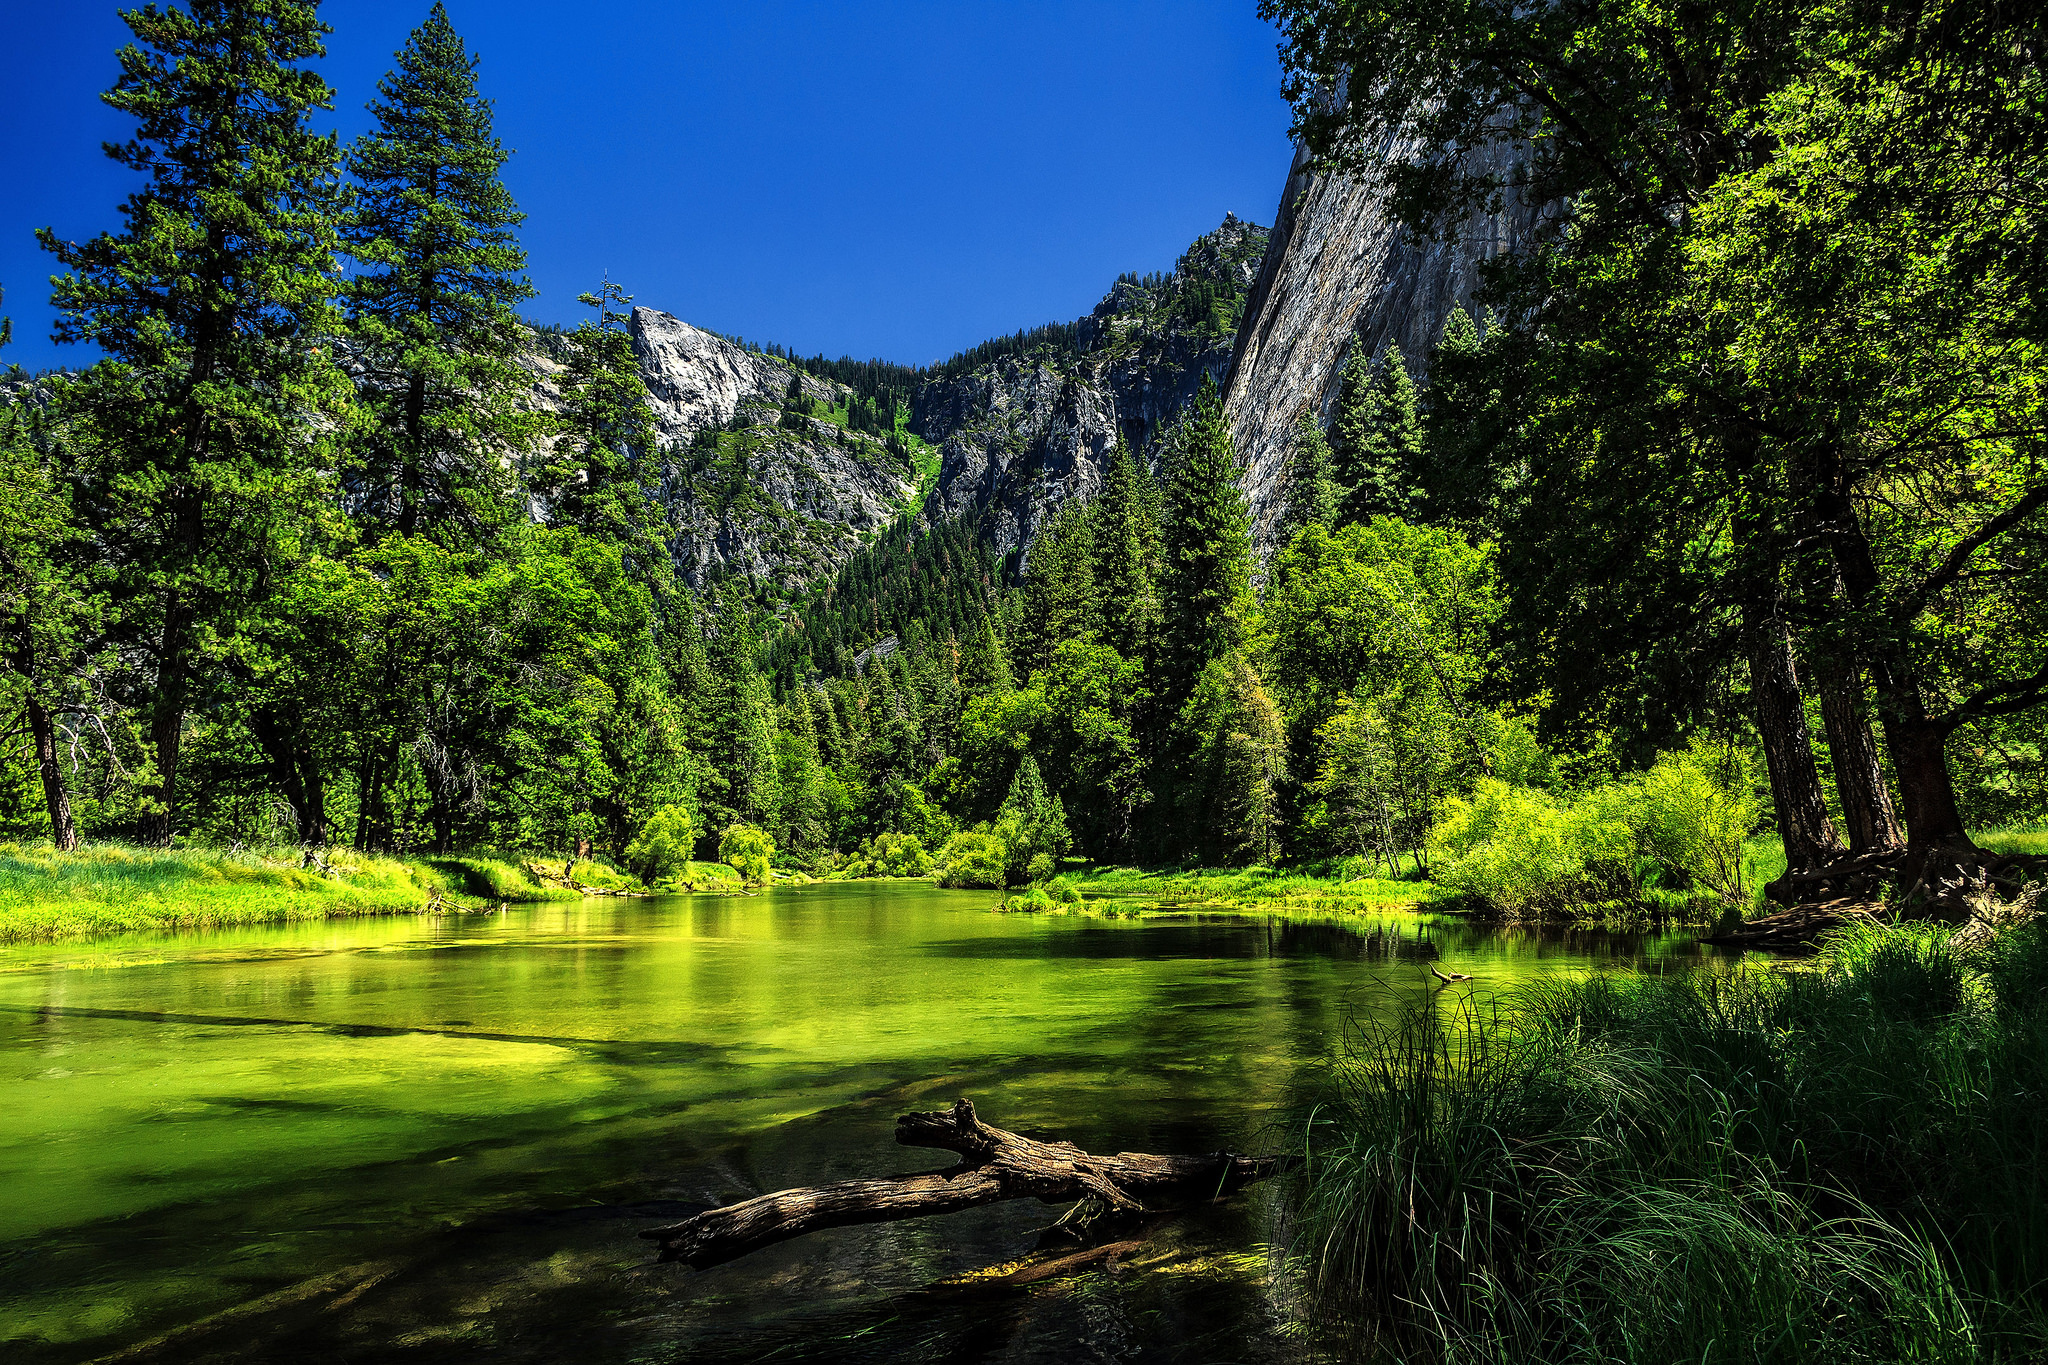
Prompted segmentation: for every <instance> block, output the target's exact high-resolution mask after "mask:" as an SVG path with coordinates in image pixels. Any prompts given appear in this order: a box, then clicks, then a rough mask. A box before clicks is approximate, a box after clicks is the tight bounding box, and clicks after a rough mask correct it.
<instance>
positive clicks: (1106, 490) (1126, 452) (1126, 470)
mask: <svg viewBox="0 0 2048 1365" xmlns="http://www.w3.org/2000/svg"><path fill="white" fill-rule="evenodd" d="M1150 482H1151V480H1150V479H1148V478H1147V477H1146V476H1145V472H1144V470H1143V469H1141V468H1140V467H1139V466H1138V462H1137V460H1136V459H1135V458H1134V457H1133V456H1132V454H1131V448H1130V447H1129V446H1128V445H1126V444H1124V442H1123V441H1122V440H1121V439H1119V440H1118V441H1117V443H1116V447H1115V449H1113V450H1111V451H1110V453H1109V468H1108V470H1107V471H1106V472H1105V474H1104V476H1103V480H1102V496H1101V497H1100V498H1099V499H1097V501H1096V513H1095V587H1096V592H1097V594H1098V595H1099V597H1100V599H1101V604H1102V611H1101V614H1102V626H1103V638H1104V640H1105V641H1106V642H1107V643H1108V644H1109V645H1110V647H1111V648H1113V649H1115V650H1116V652H1117V653H1119V654H1121V655H1123V656H1124V657H1125V658H1127V659H1136V658H1140V657H1142V656H1143V654H1144V652H1145V650H1146V648H1147V647H1148V645H1149V643H1150V641H1151V638H1152V635H1153V633H1154V631H1155V630H1156V629H1157V626H1158V620H1159V590H1158V583H1157V578H1156V570H1155V565H1156V562H1157V559H1158V550H1157V544H1158V538H1159V527H1158V522H1157V520H1156V516H1155V512H1154V507H1153V503H1154V499H1153V498H1152V497H1151V496H1149V494H1150V491H1151V490H1150V489H1149V488H1148V487H1147V485H1148V484H1150Z"/></svg>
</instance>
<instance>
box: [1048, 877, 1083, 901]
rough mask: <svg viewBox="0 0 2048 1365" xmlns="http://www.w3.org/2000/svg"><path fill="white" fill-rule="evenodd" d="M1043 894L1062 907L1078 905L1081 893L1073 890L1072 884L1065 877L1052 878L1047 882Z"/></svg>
mask: <svg viewBox="0 0 2048 1365" xmlns="http://www.w3.org/2000/svg"><path fill="white" fill-rule="evenodd" d="M1045 894H1046V895H1048V896H1050V897H1052V898H1053V899H1054V900H1056V901H1058V902H1059V903H1060V904H1062V905H1078V904H1079V903H1080V901H1081V893H1080V892H1079V891H1077V890H1075V889H1074V884H1073V883H1072V882H1070V881H1068V880H1067V879H1066V878H1065V877H1054V878H1053V879H1052V880H1051V881H1049V882H1047V883H1046V884H1045Z"/></svg>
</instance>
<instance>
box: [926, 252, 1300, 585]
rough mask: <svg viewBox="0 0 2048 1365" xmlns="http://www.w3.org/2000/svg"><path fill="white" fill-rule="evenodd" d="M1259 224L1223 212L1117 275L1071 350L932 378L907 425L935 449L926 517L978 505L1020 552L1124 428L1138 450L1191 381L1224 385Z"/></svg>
mask: <svg viewBox="0 0 2048 1365" xmlns="http://www.w3.org/2000/svg"><path fill="white" fill-rule="evenodd" d="M1265 255H1266V229H1264V228H1262V227H1259V226H1257V225H1255V224H1252V223H1246V222H1243V221H1240V220H1239V219H1238V218H1237V217H1235V216H1234V215H1232V216H1227V217H1225V219H1224V221H1223V225H1222V226H1221V227H1219V228H1217V229H1216V230H1215V231H1214V232H1212V233H1209V234H1208V235H1207V236H1205V237H1202V238H1200V239H1199V240H1197V241H1196V242H1195V243H1194V244H1193V245H1192V246H1190V247H1189V248H1188V250H1187V251H1186V252H1185V253H1184V254H1183V255H1182V256H1181V258H1180V260H1179V262H1178V263H1177V264H1176V265H1175V267H1174V269H1173V271H1172V272H1171V273H1170V274H1161V275H1155V276H1151V277H1147V278H1140V277H1138V276H1136V275H1126V276H1124V277H1123V278H1122V279H1120V280H1118V281H1117V282H1116V284H1115V285H1114V286H1113V287H1112V288H1111V289H1110V291H1109V293H1108V294H1107V295H1106V296H1105V297H1104V298H1103V300H1102V302H1101V303H1100V304H1098V305H1097V306H1096V308H1095V311H1094V312H1093V313H1092V314H1091V315H1090V316H1088V317H1087V318H1084V319H1082V320H1081V321H1080V322H1079V323H1078V324H1076V326H1075V328H1074V330H1073V344H1072V345H1071V346H1070V347H1066V348H1058V347H1047V348H1045V349H1042V350H1039V351H1036V352H1034V353H1031V354H1028V355H1024V356H1015V357H1006V358H1003V359H1001V360H998V361H995V362H993V363H990V364H987V365H984V366H981V367H978V368H976V369H973V370H970V371H968V372H966V373H964V374H958V375H952V376H941V377H937V378H934V379H932V380H930V381H929V382H927V383H926V384H925V386H924V388H923V389H922V390H921V391H920V392H919V393H918V395H917V399H916V403H915V406H914V409H913V413H912V419H911V420H912V425H913V428H914V429H915V430H916V431H917V433H918V434H919V435H920V436H921V437H923V439H924V440H926V441H928V442H930V443H931V444H933V445H935V446H938V447H939V451H940V464H939V476H938V484H937V487H936V488H935V489H934V490H933V491H932V493H931V495H930V497H929V498H928V499H927V501H926V503H925V506H924V509H923V515H924V517H925V518H926V519H927V520H929V521H943V520H947V519H950V518H953V517H958V516H961V515H964V514H968V513H975V514H977V515H978V517H979V519H980V525H981V529H982V532H983V534H984V536H985V537H986V538H987V540H988V542H989V543H990V544H991V545H992V546H994V547H995V548H997V549H998V550H1001V551H1003V552H1006V553H1007V552H1012V551H1023V552H1025V553H1027V554H1028V551H1029V548H1030V544H1031V541H1032V540H1033V539H1034V538H1035V537H1036V535H1037V533H1038V531H1039V529H1040V528H1041V527H1043V526H1044V524H1045V523H1046V521H1047V519H1048V518H1049V517H1050V516H1051V514H1052V513H1053V511H1054V510H1055V509H1056V508H1057V507H1058V506H1059V504H1060V503H1061V502H1063V501H1065V500H1066V499H1067V498H1071V497H1088V496H1093V495H1094V493H1095V492H1097V491H1098V490H1099V489H1100V488H1101V486H1102V475H1103V468H1104V461H1105V459H1106V457H1107V456H1108V454H1109V452H1110V450H1111V448H1112V447H1113V446H1114V445H1115V444H1116V439H1117V437H1118V435H1119V434H1121V435H1122V436H1123V437H1124V438H1125V439H1126V440H1128V441H1130V442H1131V444H1132V445H1133V446H1134V447H1135V448H1137V449H1140V450H1143V449H1145V448H1146V447H1148V446H1149V445H1150V443H1151V441H1152V439H1153V437H1155V436H1156V435H1157V434H1158V433H1159V431H1160V429H1161V428H1162V427H1163V426H1164V425H1165V424H1166V423H1167V422H1168V421H1170V420H1171V418H1172V417H1173V415H1174V414H1175V413H1177V412H1178V411H1179V410H1180V409H1181V407H1182V406H1183V405H1184V404H1185V403H1186V402H1187V401H1188V400H1189V399H1190V398H1192V397H1194V395H1195V392H1196V390H1197V389H1199V388H1200V387H1201V384H1202V380H1203V378H1204V377H1205V376H1214V377H1215V378H1216V380H1217V381H1218V382H1219V383H1221V382H1222V380H1223V379H1224V377H1225V376H1226V375H1227V374H1228V372H1229V369H1230V360H1231V355H1232V351H1233V341H1234V338H1235V335H1236V332H1237V322H1238V318H1239V315H1240V314H1241V312H1242V310H1243V307H1244V301H1245V298H1246V296H1247V293H1248V291H1249V290H1250V288H1251V286H1252V283H1253V280H1254V278H1255V274H1256V270H1257V266H1258V262H1259V261H1261V260H1262V259H1264V257H1265Z"/></svg>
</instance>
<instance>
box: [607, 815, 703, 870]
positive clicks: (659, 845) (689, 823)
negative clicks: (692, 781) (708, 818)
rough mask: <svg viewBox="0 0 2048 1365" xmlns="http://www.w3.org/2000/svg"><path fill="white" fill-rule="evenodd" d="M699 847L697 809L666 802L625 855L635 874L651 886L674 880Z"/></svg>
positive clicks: (686, 866)
mask: <svg viewBox="0 0 2048 1365" xmlns="http://www.w3.org/2000/svg"><path fill="white" fill-rule="evenodd" d="M696 848H697V813H696V812H695V811H693V810H691V809H690V808H689V807H688V806H680V805H677V806H663V807H662V808H661V809H660V810H658V811H656V812H655V813H654V815H653V818H651V819H649V820H648V822H647V823H646V825H644V826H643V827H642V828H641V830H640V833H639V835H638V836H637V837H635V838H634V840H633V842H632V843H630V844H627V845H626V848H625V852H624V854H623V855H622V856H623V857H624V858H625V861H626V866H627V867H629V868H631V869H632V870H633V875H634V876H636V877H638V878H639V879H640V880H641V881H643V882H645V883H646V884H647V885H649V886H655V885H658V884H660V883H662V882H666V881H673V880H675V879H676V878H677V877H679V876H681V875H682V874H683V872H685V871H686V870H687V869H688V868H689V865H690V860H691V858H692V856H693V855H694V854H695V852H696Z"/></svg>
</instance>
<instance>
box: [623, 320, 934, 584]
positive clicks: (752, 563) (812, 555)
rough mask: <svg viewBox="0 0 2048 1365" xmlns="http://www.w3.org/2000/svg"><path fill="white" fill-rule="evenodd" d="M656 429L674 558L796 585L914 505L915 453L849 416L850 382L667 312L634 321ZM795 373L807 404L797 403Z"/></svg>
mask: <svg viewBox="0 0 2048 1365" xmlns="http://www.w3.org/2000/svg"><path fill="white" fill-rule="evenodd" d="M629 326H630V328H631V333H632V337H633V347H634V350H635V352H636V353H637V354H638V355H639V358H640V373H641V378H642V380H643V381H644V382H645V383H646V385H647V394H648V400H649V402H650V404H651V405H652V407H653V409H654V415H655V420H656V423H657V425H658V430H659V442H660V451H661V464H660V468H659V470H658V472H657V476H656V481H655V482H656V497H657V499H658V500H659V502H660V503H661V504H662V506H663V508H664V510H665V512H666V516H667V519H668V523H669V532H670V544H671V546H672V548H673V550H674V554H675V562H676V569H677V571H678V572H679V573H680V574H681V575H682V576H683V577H684V578H686V579H687V580H688V581H689V582H690V583H691V584H692V585H693V586H696V587H702V586H703V585H704V583H705V582H706V581H707V580H709V579H711V578H713V577H717V576H720V575H723V574H734V575H739V576H742V577H747V578H754V579H763V580H768V581H772V582H775V583H777V584H779V585H781V586H783V587H785V588H795V587H798V586H801V585H802V584H804V583H807V582H809V581H811V580H812V579H814V578H817V577H819V576H820V575H822V574H826V573H829V572H830V571H831V570H832V569H834V568H836V567H837V566H838V565H839V564H840V563H842V562H843V561H844V560H845V559H846V557H847V556H848V555H850V554H851V553H853V551H854V550H855V549H856V548H857V547H858V546H859V544H860V542H861V538H862V536H864V535H867V534H870V533H872V532H874V531H876V530H878V529H880V528H881V527H883V526H885V525H887V524H888V522H889V521H890V519H891V518H893V517H895V516H896V515H897V514H898V513H900V512H904V511H906V510H908V509H910V508H911V507H913V506H915V503H916V495H917V492H918V481H917V471H916V469H915V467H914V462H913V461H911V460H907V459H905V458H904V457H903V456H902V455H901V454H900V453H899V452H898V451H896V450H892V449H890V448H889V446H888V444H887V443H886V442H884V441H883V440H880V439H878V438H876V437H875V436H873V435H871V434H867V433H863V432H859V431H854V430H851V429H850V428H849V426H848V408H849V400H850V398H851V397H852V394H851V391H850V390H849V389H847V387H846V386H845V385H843V384H837V383H833V382H831V381H830V380H824V379H819V378H817V377H816V376H814V375H810V374H806V373H804V372H803V371H801V370H799V369H798V368H797V367H795V366H793V365H791V364H790V363H789V362H788V361H786V360H782V359H780V358H778V357H775V356H767V355H762V354H760V353H758V352H755V351H750V350H747V349H744V348H742V347H740V346H737V345H735V344H733V343H732V342H730V341H727V340H726V339H725V338H723V337H721V336H718V335H716V334H715V333H711V332H706V331H702V330H700V329H699V328H696V327H692V326H690V325H689V324H688V323H686V322H682V321H680V320H679V319H677V318H674V317H671V316H670V315H668V314H667V313H662V312H657V311H656V310H654V309H652V308H635V309H634V310H633V314H632V318H631V321H630V324H629ZM792 380H794V381H795V383H796V385H797V389H798V391H799V392H800V393H801V395H802V397H803V399H804V401H805V404H806V405H807V406H808V407H809V408H810V411H809V412H808V413H804V412H794V413H793V412H792V411H791V410H790V408H791V405H790V404H789V402H788V400H789V398H790V396H791V388H790V386H791V382H792Z"/></svg>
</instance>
